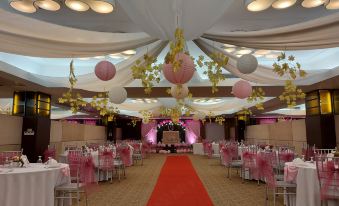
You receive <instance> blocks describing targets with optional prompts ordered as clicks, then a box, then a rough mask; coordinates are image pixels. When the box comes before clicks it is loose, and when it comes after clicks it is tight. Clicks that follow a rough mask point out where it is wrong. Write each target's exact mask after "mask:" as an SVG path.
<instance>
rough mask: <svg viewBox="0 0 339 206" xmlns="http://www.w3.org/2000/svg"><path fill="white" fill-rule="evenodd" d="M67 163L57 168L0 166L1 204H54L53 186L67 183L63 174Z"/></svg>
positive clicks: (36, 205)
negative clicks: (11, 169) (10, 169)
mask: <svg viewBox="0 0 339 206" xmlns="http://www.w3.org/2000/svg"><path fill="white" fill-rule="evenodd" d="M67 168H68V165H67V164H60V167H58V168H44V165H42V164H30V165H29V167H27V168H13V171H9V169H8V168H0V201H1V202H0V205H1V206H54V187H55V186H58V185H61V184H65V183H69V182H70V177H69V175H68V176H67V175H64V172H63V171H64V170H66V171H68V174H69V170H67Z"/></svg>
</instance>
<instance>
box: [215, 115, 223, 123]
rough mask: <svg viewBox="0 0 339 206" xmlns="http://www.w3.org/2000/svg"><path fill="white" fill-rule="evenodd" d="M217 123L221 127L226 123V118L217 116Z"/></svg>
mask: <svg viewBox="0 0 339 206" xmlns="http://www.w3.org/2000/svg"><path fill="white" fill-rule="evenodd" d="M215 122H217V123H218V124H219V125H223V124H224V122H225V118H224V117H223V116H217V117H215Z"/></svg>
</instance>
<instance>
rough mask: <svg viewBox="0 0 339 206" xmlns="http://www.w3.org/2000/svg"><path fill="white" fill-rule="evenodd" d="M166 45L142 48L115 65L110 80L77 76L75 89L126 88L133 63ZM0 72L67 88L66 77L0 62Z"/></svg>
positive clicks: (156, 44) (42, 83)
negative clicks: (50, 75) (33, 71)
mask: <svg viewBox="0 0 339 206" xmlns="http://www.w3.org/2000/svg"><path fill="white" fill-rule="evenodd" d="M167 43H168V42H164V41H161V40H158V41H156V42H154V43H152V44H150V45H148V46H147V47H145V48H143V49H142V50H141V51H140V52H138V53H137V54H136V55H134V56H132V57H131V58H129V59H127V60H125V61H122V62H120V63H118V64H116V65H115V67H116V70H117V72H116V74H115V77H114V78H113V79H112V80H109V81H100V80H99V79H98V78H97V77H96V76H95V75H94V74H93V73H90V74H86V75H79V76H77V79H78V82H77V84H76V86H75V88H78V89H84V90H88V91H105V90H106V91H107V90H109V89H110V88H112V87H117V86H126V85H127V84H129V83H130V82H132V81H133V80H134V79H133V76H132V70H131V67H132V66H133V65H134V64H135V62H136V61H137V60H140V61H141V63H142V62H144V59H143V56H144V55H145V54H146V53H148V54H150V55H155V56H157V55H158V54H159V53H160V51H161V50H162V49H163V48H164V47H165V46H166V45H167ZM74 67H75V70H76V64H75V65H74ZM94 67H95V65H93V71H94ZM0 71H4V72H6V73H9V74H12V75H15V76H18V77H21V78H23V79H26V80H28V81H31V82H35V83H37V84H40V85H42V86H46V87H69V82H68V77H49V76H42V75H37V74H32V73H29V72H26V71H24V70H21V69H19V68H16V67H14V66H12V65H9V64H7V63H5V62H2V61H0Z"/></svg>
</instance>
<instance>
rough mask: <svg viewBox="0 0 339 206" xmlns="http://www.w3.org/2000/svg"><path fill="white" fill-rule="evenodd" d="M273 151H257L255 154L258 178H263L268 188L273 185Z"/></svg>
mask: <svg viewBox="0 0 339 206" xmlns="http://www.w3.org/2000/svg"><path fill="white" fill-rule="evenodd" d="M272 154H273V152H269V153H263V152H262V153H259V154H258V155H257V168H258V170H257V171H258V172H257V175H258V179H261V178H265V181H266V183H267V185H268V187H270V188H274V187H275V177H274V172H273V164H272V156H275V155H272Z"/></svg>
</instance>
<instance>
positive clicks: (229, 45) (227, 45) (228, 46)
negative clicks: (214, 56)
mask: <svg viewBox="0 0 339 206" xmlns="http://www.w3.org/2000/svg"><path fill="white" fill-rule="evenodd" d="M223 45H224V47H225V48H234V47H236V46H235V45H232V44H223Z"/></svg>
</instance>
